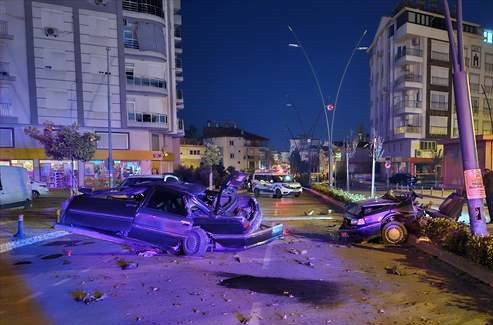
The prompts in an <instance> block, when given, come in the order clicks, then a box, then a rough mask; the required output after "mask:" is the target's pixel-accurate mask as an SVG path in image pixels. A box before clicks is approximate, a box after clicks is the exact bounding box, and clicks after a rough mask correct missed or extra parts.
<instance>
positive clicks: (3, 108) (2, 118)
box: [0, 103, 17, 123]
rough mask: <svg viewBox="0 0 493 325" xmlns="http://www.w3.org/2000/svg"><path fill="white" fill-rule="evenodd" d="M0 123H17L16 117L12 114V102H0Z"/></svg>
mask: <svg viewBox="0 0 493 325" xmlns="http://www.w3.org/2000/svg"><path fill="white" fill-rule="evenodd" d="M0 123H17V117H16V116H14V112H13V109H12V104H10V103H0Z"/></svg>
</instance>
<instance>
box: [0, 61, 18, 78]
mask: <svg viewBox="0 0 493 325" xmlns="http://www.w3.org/2000/svg"><path fill="white" fill-rule="evenodd" d="M9 71H10V69H9V64H8V63H7V62H0V80H2V81H15V76H12V75H11V74H10V72H9Z"/></svg>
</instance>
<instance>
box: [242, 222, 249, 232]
mask: <svg viewBox="0 0 493 325" xmlns="http://www.w3.org/2000/svg"><path fill="white" fill-rule="evenodd" d="M248 228H250V222H249V221H248V220H245V221H244V222H243V229H245V230H247V229H248Z"/></svg>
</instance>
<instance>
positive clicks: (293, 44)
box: [288, 43, 300, 47]
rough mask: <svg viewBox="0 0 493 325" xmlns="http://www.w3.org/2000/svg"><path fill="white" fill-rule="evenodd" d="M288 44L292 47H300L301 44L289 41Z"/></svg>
mask: <svg viewBox="0 0 493 325" xmlns="http://www.w3.org/2000/svg"><path fill="white" fill-rule="evenodd" d="M288 46H290V47H300V45H299V44H296V43H289V44H288Z"/></svg>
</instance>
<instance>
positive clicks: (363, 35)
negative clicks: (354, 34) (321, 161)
mask: <svg viewBox="0 0 493 325" xmlns="http://www.w3.org/2000/svg"><path fill="white" fill-rule="evenodd" d="M366 32H367V30H366V29H365V30H364V31H363V34H362V35H361V37H360V38H359V40H358V43H356V46H355V47H354V49H353V51H352V52H351V55H350V56H349V59H348V61H347V63H346V66H345V67H344V71H343V73H342V76H341V80H340V81H339V85H338V86H337V93H336V98H335V102H334V109H333V111H332V117H331V123H330V136H329V142H330V148H329V166H332V163H333V161H332V160H333V155H332V151H331V150H330V149H331V148H332V136H333V132H334V118H335V114H336V110H337V101H338V100H339V93H340V92H341V87H342V82H343V81H344V78H345V77H346V72H347V71H348V69H349V65H350V64H351V61H352V60H353V56H354V53H356V51H364V50H367V49H368V47H365V46H360V44H361V41H363V38H364V37H365V35H366ZM329 184H330V186H332V173H331V172H330V177H329Z"/></svg>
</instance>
